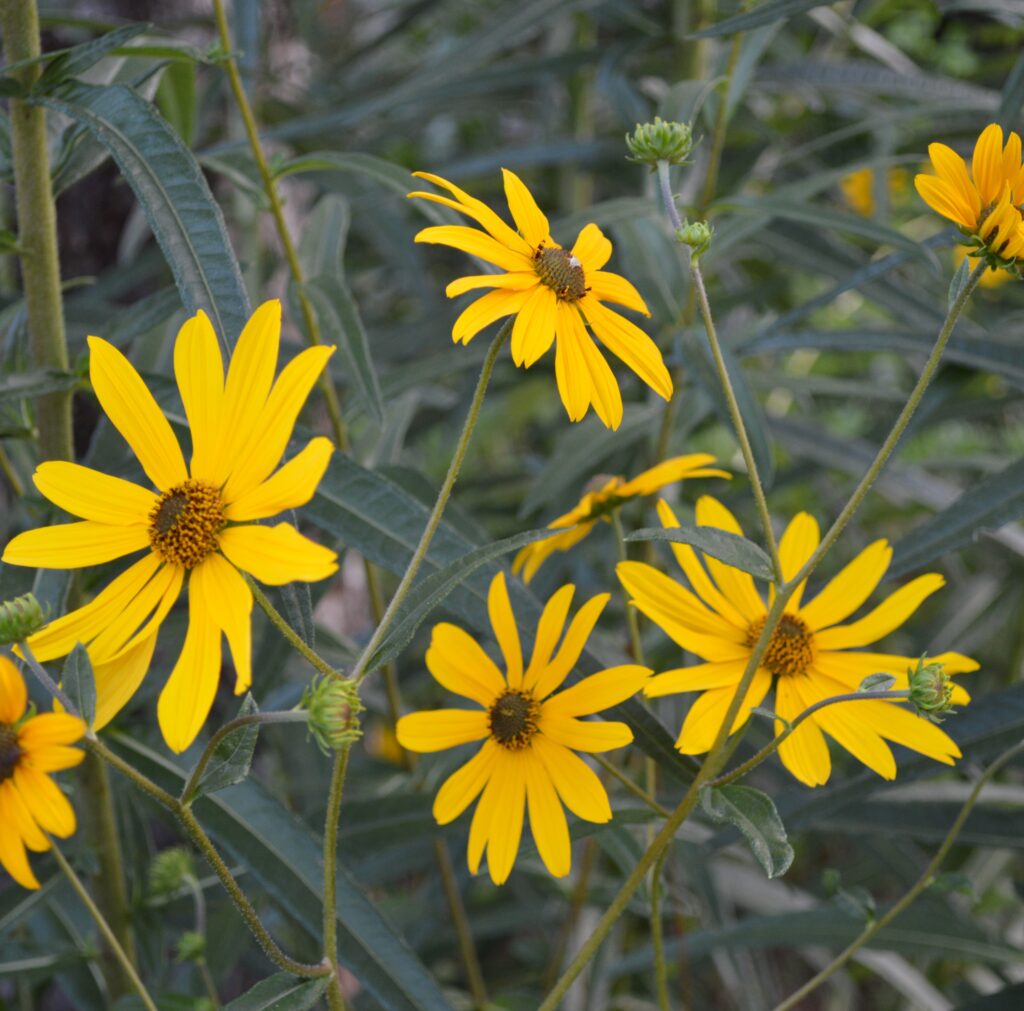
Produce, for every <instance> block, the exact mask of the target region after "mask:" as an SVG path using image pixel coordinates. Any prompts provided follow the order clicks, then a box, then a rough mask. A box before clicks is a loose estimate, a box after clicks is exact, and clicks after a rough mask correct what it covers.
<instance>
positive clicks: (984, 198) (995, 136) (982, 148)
mask: <svg viewBox="0 0 1024 1011" xmlns="http://www.w3.org/2000/svg"><path fill="white" fill-rule="evenodd" d="M971 175H972V176H974V183H975V185H976V186H977V187H978V193H979V195H980V196H981V203H982V205H985V204H990V203H992V201H993V200H995V199H996V197H998V196H999V193H1000V191H1001V190H1002V188H1003V128H1002V127H1001V126H1000V125H999V124H998V123H989V125H988V126H986V127H985V129H984V130H982V131H981V136H979V137H978V140H977V143H975V145H974V157H973V159H972V160H971Z"/></svg>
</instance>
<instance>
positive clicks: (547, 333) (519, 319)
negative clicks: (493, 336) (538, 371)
mask: <svg viewBox="0 0 1024 1011" xmlns="http://www.w3.org/2000/svg"><path fill="white" fill-rule="evenodd" d="M557 305H558V299H557V298H556V297H555V293H554V292H553V291H552V290H551V289H550V288H549V287H548V286H547V285H545V284H538V285H537V287H536V288H534V289H533V290H532V291H531V292H530V293H529V297H528V298H527V299H526V301H525V302H524V303H523V307H522V308H521V309H520V310H519V313H518V315H517V316H516V319H515V323H513V324H512V361H514V362H515V363H516V365H517V366H525V367H526V368H529V367H530V366H531V365H533V364H534V363H535V362H536V361H537V359H538V358H540V357H541V356H542V355H544V354H546V353H547V351H548V349H549V348H550V347H551V344H552V342H553V341H554V339H555V315H556V306H557Z"/></svg>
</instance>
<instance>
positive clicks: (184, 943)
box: [178, 930, 206, 962]
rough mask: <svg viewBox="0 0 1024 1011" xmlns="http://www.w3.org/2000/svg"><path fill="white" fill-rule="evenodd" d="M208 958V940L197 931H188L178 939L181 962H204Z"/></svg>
mask: <svg viewBox="0 0 1024 1011" xmlns="http://www.w3.org/2000/svg"><path fill="white" fill-rule="evenodd" d="M205 958H206V938H205V937H203V935H202V934H200V933H199V932H198V931H197V930H186V931H185V933H184V934H182V935H181V937H179V938H178V961H179V962H202V961H203V960H204V959H205Z"/></svg>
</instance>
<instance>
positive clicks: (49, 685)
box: [18, 639, 79, 716]
mask: <svg viewBox="0 0 1024 1011" xmlns="http://www.w3.org/2000/svg"><path fill="white" fill-rule="evenodd" d="M18 652H19V653H21V655H22V656H23V657H24V658H25V663H26V664H28V669H29V670H30V671H32V673H33V674H34V675H35V679H36V680H37V681H38V682H39V683H40V684H41V685H42V686H43V687H44V688H45V689H46V690H47V691H48V692H49V693H50V695H52V696H53V698H55V699H56V700H57V701H58V702H59V703H60V704H61V705H62V706H63V707H64V710H65V712H68V713H70V714H71V715H72V716H78V715H79V712H78V709H77V707H76V706H75V705H74V704H73V703H72V701H71V699H69V698H68V697H67V695H65V694H64V692H63V690H62V689H61V688H60V686H59V685H58V684H57V682H56V681H54V680H53V678H52V677H50V675H49V673H47V670H46V668H45V667H44V666H43V665H42V664H41V663H40V662H39V661H38V660H37V659H36V657H35V654H34V653H33V652H32V647H31V646H29V644H28V642H27V641H26V640H24V639H22V641H21V642H19V643H18Z"/></svg>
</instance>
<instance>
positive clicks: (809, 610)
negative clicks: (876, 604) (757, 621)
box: [800, 539, 892, 632]
mask: <svg viewBox="0 0 1024 1011" xmlns="http://www.w3.org/2000/svg"><path fill="white" fill-rule="evenodd" d="M890 561H892V547H891V546H890V545H889V542H888V541H887V540H884V539H883V540H878V541H875V542H874V543H873V544H869V545H868V546H867V547H866V548H865V549H864V550H863V551H862V552H861V553H860V554H859V555H857V557H856V558H854V559H853V561H851V562H850V563H849V564H848V565H846V566H844V568H843V569H841V570H840V571H839V572H838V573H837V574H836V575H835V576H833V577H832V579H831V580H829V582H828V585H826V586H825V587H824V589H822V590H821V592H820V593H819V594H818V595H817V596H816V597H815V598H814V599H813V600H812V601H811V602H810V603H808V604H804V606H803V607H802V608H800V617H801V618H802V619H803V620H804V621H805V622H806V623H807V626H808V627H809V628H810V629H811V630H812V631H814V632H817V631H818V630H819V629H822V628H827V627H828V626H829V625H837V624H839V622H841V621H844V620H845V619H846V618H848V617H849V616H850V615H851V614H853V612H854V611H856V610H857V608H858V607H860V606H861V604H863V603H864V601H865V600H867V599H868V597H870V596H871V594H872V593H874V592H875V587H876V586H878V584H879V583H880V582H881V581H882V577H883V576H884V575H885V573H886V570H887V569H888V568H889V562H890Z"/></svg>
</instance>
